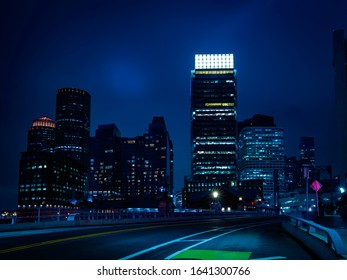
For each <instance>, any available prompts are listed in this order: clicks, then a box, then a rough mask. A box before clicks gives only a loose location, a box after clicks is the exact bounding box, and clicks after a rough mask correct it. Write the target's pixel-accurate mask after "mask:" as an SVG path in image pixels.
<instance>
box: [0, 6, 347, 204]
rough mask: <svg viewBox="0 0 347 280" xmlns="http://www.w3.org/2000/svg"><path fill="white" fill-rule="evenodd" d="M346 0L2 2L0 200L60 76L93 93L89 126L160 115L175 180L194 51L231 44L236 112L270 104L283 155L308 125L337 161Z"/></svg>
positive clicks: (245, 113)
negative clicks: (337, 79) (337, 83)
mask: <svg viewBox="0 0 347 280" xmlns="http://www.w3.org/2000/svg"><path fill="white" fill-rule="evenodd" d="M346 12H347V3H346V2H345V1H338V0H335V1H330V2H329V3H328V2H325V1H275V0H267V1H251V0H250V1H242V2H241V1H222V0H215V1H207V0H205V1H204V0H203V1H195V0H193V1H175V2H170V1H155V0H153V1H146V2H145V1H96V0H86V1H82V0H74V1H67V0H60V1H41V0H37V1H24V0H22V1H21V0H17V1H16V0H14V1H7V2H2V3H1V4H0V36H1V38H2V42H4V43H3V44H2V45H1V47H0V62H1V65H2V67H1V69H0V71H1V73H0V92H1V94H0V104H1V105H0V106H1V108H0V109H1V110H0V120H1V123H2V131H3V134H2V137H1V150H0V152H1V155H2V157H3V159H4V160H3V161H1V169H0V170H1V176H0V210H1V209H3V208H15V207H16V200H17V188H18V169H19V159H20V153H21V152H23V151H25V150H26V141H27V131H28V129H29V127H30V126H31V124H32V122H33V120H34V119H37V118H39V117H41V116H43V115H46V116H48V117H50V118H52V119H55V93H56V90H57V89H58V88H62V87H77V88H81V89H84V90H86V91H88V92H89V93H90V94H91V135H94V134H95V129H96V128H97V126H98V125H100V124H109V123H115V124H116V125H117V127H118V128H119V130H120V131H121V134H122V136H123V137H133V136H137V135H143V134H144V133H145V132H146V129H147V127H148V124H149V123H150V122H151V120H152V118H153V116H163V117H164V119H165V122H166V126H167V129H168V131H169V133H170V137H171V139H172V141H173V145H174V160H175V166H174V173H175V181H174V184H175V190H180V189H181V188H182V187H183V178H184V176H185V175H188V174H189V172H190V71H191V70H193V69H194V55H195V54H197V53H233V54H234V59H235V68H236V69H237V95H238V112H237V113H238V116H237V119H238V121H242V120H244V119H247V118H250V117H252V116H253V115H254V114H265V115H269V116H273V117H274V118H275V122H276V124H277V126H279V127H283V128H284V136H285V145H286V154H287V156H298V155H299V149H298V146H299V139H300V137H301V136H313V137H314V138H315V144H316V163H317V165H333V168H334V165H335V164H336V157H335V154H336V151H335V146H336V143H335V141H336V136H335V112H334V111H335V96H334V80H333V77H334V71H333V67H332V57H333V54H332V32H333V30H334V29H339V28H345V29H346V28H347V17H346Z"/></svg>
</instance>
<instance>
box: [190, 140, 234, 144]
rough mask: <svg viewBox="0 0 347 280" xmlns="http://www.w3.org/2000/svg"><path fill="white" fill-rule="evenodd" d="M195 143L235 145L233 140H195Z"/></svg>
mask: <svg viewBox="0 0 347 280" xmlns="http://www.w3.org/2000/svg"><path fill="white" fill-rule="evenodd" d="M196 145H235V142H234V141H227V142H225V141H218V142H217V141H196Z"/></svg>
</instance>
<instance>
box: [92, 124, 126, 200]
mask: <svg viewBox="0 0 347 280" xmlns="http://www.w3.org/2000/svg"><path fill="white" fill-rule="evenodd" d="M120 193H121V134H120V131H119V129H118V128H117V126H116V125H115V124H108V125H99V126H98V128H97V129H96V132H95V136H94V137H91V139H90V173H89V195H90V196H92V197H93V198H98V199H109V200H110V199H119V198H120Z"/></svg>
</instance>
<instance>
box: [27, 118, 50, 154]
mask: <svg viewBox="0 0 347 280" xmlns="http://www.w3.org/2000/svg"><path fill="white" fill-rule="evenodd" d="M54 145H55V121H54V120H52V119H50V118H48V117H45V116H43V117H41V118H39V119H37V120H35V121H34V122H33V124H32V126H31V127H30V128H29V130H28V144H27V151H49V152H53V148H54Z"/></svg>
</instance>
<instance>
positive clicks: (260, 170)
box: [238, 120, 285, 203]
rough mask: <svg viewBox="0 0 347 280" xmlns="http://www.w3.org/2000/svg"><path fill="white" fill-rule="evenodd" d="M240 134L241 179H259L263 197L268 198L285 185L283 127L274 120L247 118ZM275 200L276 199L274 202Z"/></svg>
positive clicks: (269, 199) (270, 198)
mask: <svg viewBox="0 0 347 280" xmlns="http://www.w3.org/2000/svg"><path fill="white" fill-rule="evenodd" d="M245 123H246V124H247V123H249V125H246V124H245V125H244V127H243V129H242V131H240V134H239V161H238V163H239V164H238V166H239V177H240V180H241V181H247V180H254V179H262V180H263V193H264V199H266V200H268V201H269V202H274V201H271V200H272V198H273V197H274V194H275V192H278V191H279V189H283V188H284V186H285V183H284V182H285V177H284V166H285V154H284V136H283V129H282V128H279V127H276V126H275V124H274V123H272V124H267V123H265V124H267V126H263V125H264V123H262V122H261V121H260V122H257V121H256V120H255V121H252V122H249V120H247V121H246V122H245ZM274 203H275V202H274Z"/></svg>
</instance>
